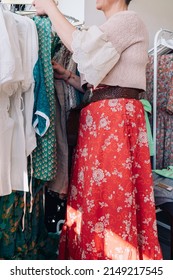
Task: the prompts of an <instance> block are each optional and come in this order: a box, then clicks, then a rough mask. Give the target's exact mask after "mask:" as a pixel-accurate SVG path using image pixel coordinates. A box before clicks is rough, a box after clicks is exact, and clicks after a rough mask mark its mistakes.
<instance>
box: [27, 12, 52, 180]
mask: <svg viewBox="0 0 173 280" xmlns="http://www.w3.org/2000/svg"><path fill="white" fill-rule="evenodd" d="M33 20H34V22H35V25H36V28H37V32H38V40H39V58H40V59H41V63H42V67H43V70H44V81H45V87H46V92H47V98H48V102H49V108H50V126H49V129H48V130H47V132H46V133H45V135H44V137H41V136H39V135H38V134H37V148H36V149H35V150H34V151H33V153H32V156H33V177H35V178H37V179H40V180H44V181H50V180H53V179H54V178H55V176H56V173H57V155H56V137H55V114H56V108H55V89H54V78H53V69H52V64H51V38H52V37H51V33H52V30H51V22H50V19H49V18H48V17H39V16H34V18H33Z"/></svg>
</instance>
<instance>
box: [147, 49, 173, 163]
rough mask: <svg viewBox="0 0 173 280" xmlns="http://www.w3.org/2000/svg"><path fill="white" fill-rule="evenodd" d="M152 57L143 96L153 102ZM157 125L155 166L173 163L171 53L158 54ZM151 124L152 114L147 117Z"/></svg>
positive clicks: (148, 66)
mask: <svg viewBox="0 0 173 280" xmlns="http://www.w3.org/2000/svg"><path fill="white" fill-rule="evenodd" d="M153 63H154V57H153V56H149V62H148V65H147V72H146V73H147V89H146V96H145V98H146V99H147V100H148V101H149V102H150V103H151V105H152V104H153V75H154V66H153ZM157 77H158V78H157V127H156V149H157V153H156V168H157V169H163V168H167V166H169V165H173V114H172V112H171V110H172V109H171V106H172V105H171V100H172V94H173V79H172V77H173V54H166V55H161V56H158V73H157ZM149 119H150V123H151V125H152V122H153V119H152V115H151V116H150V117H149Z"/></svg>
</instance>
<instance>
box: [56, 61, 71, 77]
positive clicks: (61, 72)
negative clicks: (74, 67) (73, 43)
mask: <svg viewBox="0 0 173 280" xmlns="http://www.w3.org/2000/svg"><path fill="white" fill-rule="evenodd" d="M52 67H53V70H54V77H55V78H56V79H62V80H64V81H67V80H68V79H69V78H70V76H71V72H70V71H69V70H66V69H65V68H64V67H63V66H62V65H60V64H59V63H57V62H56V61H54V60H52Z"/></svg>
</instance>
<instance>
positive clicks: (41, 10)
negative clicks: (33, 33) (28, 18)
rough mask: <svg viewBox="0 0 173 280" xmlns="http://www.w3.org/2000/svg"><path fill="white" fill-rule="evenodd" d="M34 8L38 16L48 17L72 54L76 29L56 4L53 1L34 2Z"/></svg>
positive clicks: (36, 0)
mask: <svg viewBox="0 0 173 280" xmlns="http://www.w3.org/2000/svg"><path fill="white" fill-rule="evenodd" d="M33 6H34V7H35V9H36V12H37V15H44V14H47V15H48V17H49V18H50V20H51V22H52V25H53V27H54V29H55V31H56V32H57V34H58V36H59V37H60V39H61V40H62V42H63V43H64V45H65V46H66V47H67V48H68V49H69V50H70V51H71V52H72V49H71V43H72V33H73V32H74V31H75V27H74V26H73V25H72V24H71V23H70V22H69V21H68V20H67V19H66V18H65V16H64V15H63V14H62V13H61V12H60V10H59V9H58V7H57V5H56V4H55V2H54V1H53V0H34V1H33Z"/></svg>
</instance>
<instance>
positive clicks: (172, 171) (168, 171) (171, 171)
mask: <svg viewBox="0 0 173 280" xmlns="http://www.w3.org/2000/svg"><path fill="white" fill-rule="evenodd" d="M153 172H155V173H157V174H159V175H161V176H163V177H166V178H169V179H173V166H168V167H167V168H165V169H154V170H153Z"/></svg>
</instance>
